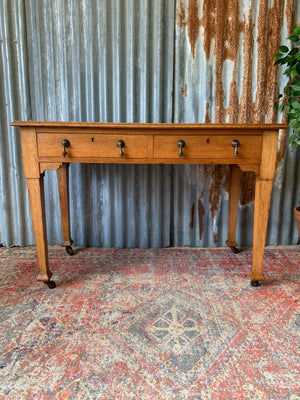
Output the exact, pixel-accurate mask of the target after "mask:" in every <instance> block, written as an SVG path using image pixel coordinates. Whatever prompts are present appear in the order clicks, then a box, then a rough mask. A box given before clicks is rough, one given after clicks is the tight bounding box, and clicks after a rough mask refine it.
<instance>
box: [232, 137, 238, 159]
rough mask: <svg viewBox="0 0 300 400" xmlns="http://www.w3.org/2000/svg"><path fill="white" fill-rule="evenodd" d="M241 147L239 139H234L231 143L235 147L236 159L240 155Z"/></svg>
mask: <svg viewBox="0 0 300 400" xmlns="http://www.w3.org/2000/svg"><path fill="white" fill-rule="evenodd" d="M239 145H240V142H239V141H238V140H237V139H233V141H232V142H231V146H232V147H234V152H233V155H234V157H237V156H238V155H239V151H238V147H239Z"/></svg>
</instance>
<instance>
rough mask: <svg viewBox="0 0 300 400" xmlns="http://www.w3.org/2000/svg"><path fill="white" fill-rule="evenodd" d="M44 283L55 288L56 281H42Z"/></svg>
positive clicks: (50, 287)
mask: <svg viewBox="0 0 300 400" xmlns="http://www.w3.org/2000/svg"><path fill="white" fill-rule="evenodd" d="M44 283H45V284H46V285H47V286H48V288H49V289H54V288H56V283H55V282H54V281H47V282H44Z"/></svg>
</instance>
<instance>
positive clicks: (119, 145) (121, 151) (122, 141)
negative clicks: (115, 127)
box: [117, 140, 125, 158]
mask: <svg viewBox="0 0 300 400" xmlns="http://www.w3.org/2000/svg"><path fill="white" fill-rule="evenodd" d="M117 146H118V147H119V149H120V152H119V156H120V157H121V158H122V157H123V155H124V153H123V150H122V149H123V147H125V142H124V140H118V141H117Z"/></svg>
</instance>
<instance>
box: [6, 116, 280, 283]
mask: <svg viewBox="0 0 300 400" xmlns="http://www.w3.org/2000/svg"><path fill="white" fill-rule="evenodd" d="M11 125H12V126H19V127H20V128H21V139H22V150H23V161H24V172H25V177H26V178H27V184H28V191H29V198H30V205H31V210H32V221H33V229H34V235H35V241H36V250H37V256H38V264H39V275H38V280H42V281H49V280H50V278H51V275H52V274H51V272H50V271H49V267H48V253H47V235H46V220H45V208H44V188H43V172H44V171H45V170H47V169H56V170H57V177H58V187H59V194H60V205H61V215H62V231H63V245H66V246H68V245H69V244H71V243H72V240H71V238H70V221H69V199H68V172H67V171H68V167H67V165H68V164H69V163H74V162H81V163H86V162H89V163H90V162H93V163H94V162H95V163H106V162H109V163H139V164H144V163H151V164H155V163H165V164H229V165H231V180H230V190H229V197H230V199H229V222H228V241H227V244H228V245H229V246H231V247H232V246H236V245H237V243H236V238H235V230H236V220H237V210H238V200H239V190H240V183H239V181H240V170H242V171H254V172H255V173H256V193H255V208H254V228H253V230H254V233H253V263H252V268H251V271H250V273H249V275H250V277H251V279H252V280H253V281H261V280H263V279H264V276H263V256H264V244H265V238H266V232H267V222H268V213H269V207H270V199H271V192H272V183H273V179H274V174H275V162H276V149H277V140H278V131H279V129H286V128H287V127H286V126H285V125H282V124H114V123H85V122H33V121H15V122H13V123H12V124H11ZM63 139H68V140H69V141H70V146H69V147H67V148H66V152H67V154H66V155H65V157H64V156H63V154H62V150H63V147H62V144H61V141H62V140H63ZM233 139H238V140H239V143H240V145H239V148H238V153H239V154H238V155H237V156H235V155H234V148H233V147H232V145H231V142H232V140H233ZM118 140H123V141H124V142H125V147H124V148H123V153H124V155H123V157H120V156H119V151H120V149H119V148H118V147H117V145H116V142H117V141H118ZM178 140H184V141H185V146H184V147H183V155H182V157H179V155H178V151H179V148H178V146H177V142H178Z"/></svg>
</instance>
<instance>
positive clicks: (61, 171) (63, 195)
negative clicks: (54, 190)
mask: <svg viewBox="0 0 300 400" xmlns="http://www.w3.org/2000/svg"><path fill="white" fill-rule="evenodd" d="M57 183H58V192H59V201H60V214H61V224H62V234H63V241H62V244H61V246H62V247H65V248H66V251H67V253H68V254H69V255H73V249H72V247H71V246H72V243H73V240H72V239H71V234H70V207H69V164H63V165H61V166H60V167H59V168H58V170H57Z"/></svg>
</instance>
